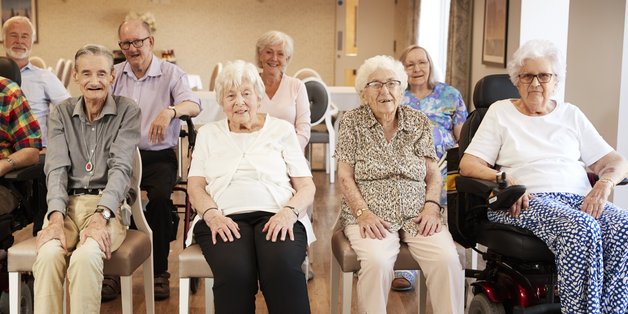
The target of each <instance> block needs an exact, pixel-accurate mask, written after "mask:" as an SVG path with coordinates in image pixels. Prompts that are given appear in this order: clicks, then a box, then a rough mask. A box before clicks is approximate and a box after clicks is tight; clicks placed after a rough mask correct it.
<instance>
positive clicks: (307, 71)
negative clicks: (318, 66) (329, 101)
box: [294, 68, 322, 80]
mask: <svg viewBox="0 0 628 314" xmlns="http://www.w3.org/2000/svg"><path fill="white" fill-rule="evenodd" d="M294 77H295V78H298V79H300V80H304V79H306V78H308V77H315V78H317V79H319V80H322V79H321V76H320V74H318V72H316V70H314V69H311V68H302V69H299V70H298V71H296V72H294Z"/></svg>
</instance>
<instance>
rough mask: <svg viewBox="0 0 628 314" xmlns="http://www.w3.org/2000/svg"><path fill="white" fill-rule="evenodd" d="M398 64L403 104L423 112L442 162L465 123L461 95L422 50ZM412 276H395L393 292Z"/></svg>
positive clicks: (443, 202) (407, 285)
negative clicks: (404, 78) (404, 77)
mask: <svg viewBox="0 0 628 314" xmlns="http://www.w3.org/2000/svg"><path fill="white" fill-rule="evenodd" d="M399 61H401V63H403V66H404V67H405V68H406V73H407V74H408V89H406V91H405V94H404V98H403V100H402V103H403V104H405V105H407V106H410V107H412V108H414V109H417V110H420V111H422V112H423V113H424V114H425V115H426V116H427V117H428V118H429V119H430V123H431V125H432V138H433V139H434V145H435V147H436V155H437V156H438V158H439V159H443V158H444V157H445V154H446V153H447V150H448V149H450V148H452V147H454V146H456V145H457V144H458V138H459V137H460V130H461V129H462V124H463V123H464V121H465V120H466V119H467V115H468V113H467V107H466V106H465V104H464V100H463V99H462V95H460V92H459V91H458V90H457V89H456V88H454V87H453V86H450V85H447V84H445V83H442V82H437V81H436V78H435V77H434V76H435V73H434V63H433V62H432V57H430V54H429V53H428V52H427V50H425V48H423V47H420V46H417V45H412V46H410V47H408V48H406V49H405V50H404V51H403V52H402V53H401V57H400V58H399ZM439 165H440V162H439ZM441 174H442V176H443V183H445V182H447V169H444V168H443V169H442V170H441ZM440 203H441V205H443V206H446V205H447V192H446V191H445V189H444V188H443V189H442V190H441V197H440ZM414 276H416V274H415V272H412V271H397V272H395V280H394V281H393V284H392V288H393V290H397V291H407V290H412V289H413V288H414V287H413V286H412V283H413V282H414Z"/></svg>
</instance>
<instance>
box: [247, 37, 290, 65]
mask: <svg viewBox="0 0 628 314" xmlns="http://www.w3.org/2000/svg"><path fill="white" fill-rule="evenodd" d="M279 44H281V45H282V46H283V51H284V53H285V54H286V65H285V66H284V69H283V70H284V71H285V70H286V68H287V67H288V64H289V63H290V60H291V59H292V54H293V53H294V41H293V40H292V37H290V36H289V35H288V34H286V33H283V32H280V31H268V32H266V33H264V34H263V35H262V36H261V37H260V38H259V39H258V40H257V44H256V45H255V48H256V49H255V60H257V66H258V67H260V68H261V67H262V63H261V62H260V60H259V56H260V54H261V52H262V50H264V49H266V48H268V47H270V46H275V45H279Z"/></svg>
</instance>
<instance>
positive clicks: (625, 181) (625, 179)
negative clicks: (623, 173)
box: [617, 178, 628, 185]
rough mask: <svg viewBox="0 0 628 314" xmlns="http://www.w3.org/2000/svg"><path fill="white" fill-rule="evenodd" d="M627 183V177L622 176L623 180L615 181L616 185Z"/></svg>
mask: <svg viewBox="0 0 628 314" xmlns="http://www.w3.org/2000/svg"><path fill="white" fill-rule="evenodd" d="M627 184H628V178H624V179H623V180H621V181H619V183H617V185H627Z"/></svg>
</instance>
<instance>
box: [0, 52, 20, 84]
mask: <svg viewBox="0 0 628 314" xmlns="http://www.w3.org/2000/svg"><path fill="white" fill-rule="evenodd" d="M0 76H2V77H6V78H8V79H10V80H11V81H13V82H15V83H17V85H22V73H21V72H20V68H19V67H18V66H17V63H15V61H13V60H11V59H9V58H7V57H0Z"/></svg>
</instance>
